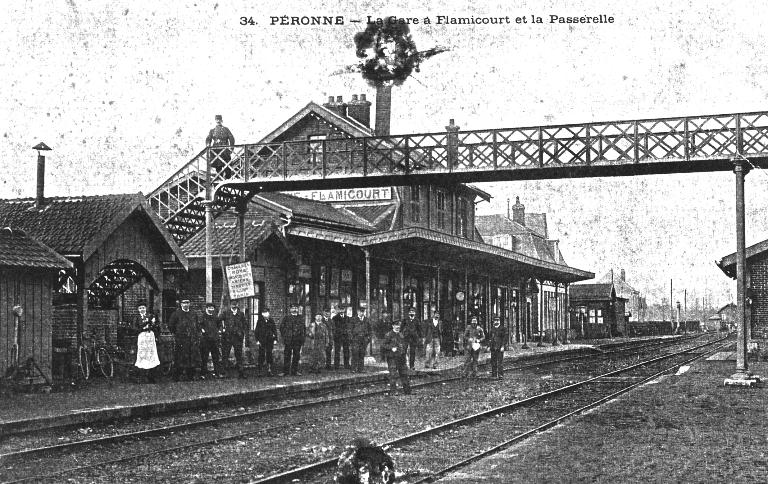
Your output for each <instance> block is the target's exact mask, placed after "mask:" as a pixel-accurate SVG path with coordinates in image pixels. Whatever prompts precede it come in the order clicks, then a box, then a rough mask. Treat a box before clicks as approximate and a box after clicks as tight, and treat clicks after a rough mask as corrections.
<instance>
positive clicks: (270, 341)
mask: <svg viewBox="0 0 768 484" xmlns="http://www.w3.org/2000/svg"><path fill="white" fill-rule="evenodd" d="M254 333H255V337H256V343H257V344H258V345H259V360H258V371H259V372H261V370H262V368H265V367H266V369H267V375H268V376H272V349H273V347H274V344H275V341H276V340H277V326H276V325H275V321H274V320H273V319H272V318H270V317H269V308H264V309H262V310H261V314H259V319H258V320H257V321H256V330H255V331H254Z"/></svg>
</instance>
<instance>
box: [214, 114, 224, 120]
mask: <svg viewBox="0 0 768 484" xmlns="http://www.w3.org/2000/svg"><path fill="white" fill-rule="evenodd" d="M214 119H215V120H216V121H221V120H222V117H221V114H217V115H216V117H215V118H214Z"/></svg>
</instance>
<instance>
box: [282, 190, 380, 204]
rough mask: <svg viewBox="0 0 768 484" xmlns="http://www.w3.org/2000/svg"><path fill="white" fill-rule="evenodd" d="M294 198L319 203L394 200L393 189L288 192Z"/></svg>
mask: <svg viewBox="0 0 768 484" xmlns="http://www.w3.org/2000/svg"><path fill="white" fill-rule="evenodd" d="M286 193H288V194H290V195H293V196H294V197H301V198H308V199H310V200H317V201H319V202H358V201H374V200H392V188H391V187H383V188H344V189H339V190H312V191H303V192H286Z"/></svg>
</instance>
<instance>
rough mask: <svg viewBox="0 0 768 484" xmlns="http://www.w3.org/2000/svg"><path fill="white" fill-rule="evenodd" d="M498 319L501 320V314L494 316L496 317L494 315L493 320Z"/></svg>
mask: <svg viewBox="0 0 768 484" xmlns="http://www.w3.org/2000/svg"><path fill="white" fill-rule="evenodd" d="M497 319H498V320H499V321H501V316H494V317H493V320H494V321H496V320H497Z"/></svg>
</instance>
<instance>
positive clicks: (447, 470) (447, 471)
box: [413, 345, 727, 484]
mask: <svg viewBox="0 0 768 484" xmlns="http://www.w3.org/2000/svg"><path fill="white" fill-rule="evenodd" d="M725 346H727V345H723V346H719V347H717V348H715V349H714V350H712V351H710V352H706V353H702V354H699V355H696V356H694V357H693V358H690V359H688V360H686V361H684V362H683V363H682V365H685V364H688V363H691V362H693V361H696V360H698V359H700V358H703V357H705V356H707V355H709V354H712V353H714V352H716V351H718V350H720V349H722V348H723V347H725ZM679 366H681V363H676V364H674V365H672V366H670V367H668V368H665V369H663V370H661V371H659V372H656V373H654V374H653V375H651V376H648V377H646V378H643V379H642V380H640V381H637V382H635V383H632V384H630V385H629V386H627V387H625V388H622V389H621V390H618V391H616V392H614V393H611V394H610V395H607V396H604V397H602V398H600V399H598V400H595V401H594V402H591V403H588V404H587V405H584V406H582V407H579V408H577V409H576V410H573V411H571V412H569V413H567V414H565V415H561V416H559V417H556V418H554V419H552V420H550V421H548V422H546V423H544V424H541V425H539V426H538V427H536V428H533V429H531V430H528V431H526V432H523V433H521V434H519V435H516V436H515V437H513V438H511V439H509V440H506V441H504V442H502V443H500V444H498V445H495V446H493V447H491V448H490V449H486V450H484V451H482V452H479V453H477V454H475V455H473V456H470V457H468V458H466V459H464V460H462V461H459V462H457V463H455V464H452V465H450V466H448V467H445V468H443V469H440V470H439V471H436V472H434V473H432V474H430V475H429V476H426V477H424V478H422V479H419V480H417V481H414V483H413V484H421V483H426V482H435V481H436V480H438V479H440V478H441V477H444V476H446V475H447V474H450V473H451V472H454V471H456V470H458V469H461V468H464V467H467V466H469V465H470V464H473V463H475V462H477V461H478V460H481V459H484V458H486V457H488V456H491V455H493V454H497V453H499V452H501V451H503V450H505V449H507V448H509V447H511V446H512V445H514V444H517V443H519V442H522V441H523V440H526V439H528V438H530V437H533V436H534V435H537V434H539V433H541V432H544V431H545V430H549V429H551V428H552V427H555V426H556V425H558V424H560V423H561V422H563V421H564V420H568V419H570V418H573V417H575V416H578V415H580V414H582V413H584V412H586V411H587V410H591V409H593V408H596V407H599V406H601V405H604V404H606V403H608V402H610V401H613V400H615V399H617V398H618V397H620V396H621V395H623V394H625V393H628V392H630V391H632V390H634V389H635V388H637V387H639V386H641V385H644V384H646V383H648V382H649V381H652V380H654V379H656V378H658V377H660V376H662V375H664V374H666V373H668V372H670V371H672V370H673V369H675V368H678V367H679Z"/></svg>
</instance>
